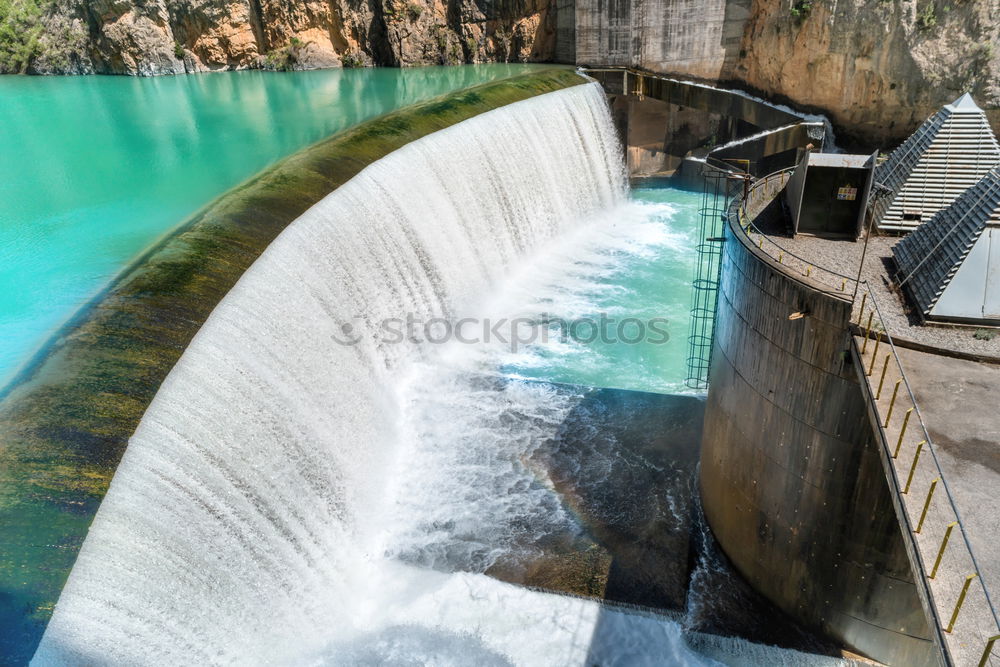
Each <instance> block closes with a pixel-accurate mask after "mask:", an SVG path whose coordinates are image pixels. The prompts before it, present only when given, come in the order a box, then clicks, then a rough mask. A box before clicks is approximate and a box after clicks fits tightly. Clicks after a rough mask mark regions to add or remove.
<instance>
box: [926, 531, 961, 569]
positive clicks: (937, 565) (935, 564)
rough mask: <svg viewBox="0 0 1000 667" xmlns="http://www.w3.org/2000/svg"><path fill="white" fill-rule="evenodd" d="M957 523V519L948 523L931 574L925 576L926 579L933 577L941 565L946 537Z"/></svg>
mask: <svg viewBox="0 0 1000 667" xmlns="http://www.w3.org/2000/svg"><path fill="white" fill-rule="evenodd" d="M957 525H958V522H957V521H952V522H951V523H949V524H948V528H947V529H946V530H945V531H944V539H942V540H941V548H940V549H938V555H937V558H935V559H934V568H933V569H932V570H931V575H930V576H929V577H927V578H928V579H933V578H934V577H936V576H937V571H938V568H939V567H940V566H941V559H942V558H943V557H944V549H945V547H947V546H948V538H950V537H951V531H952V529H953V528H954V527H955V526H957Z"/></svg>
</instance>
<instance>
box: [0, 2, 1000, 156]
mask: <svg viewBox="0 0 1000 667" xmlns="http://www.w3.org/2000/svg"><path fill="white" fill-rule="evenodd" d="M31 2H41V3H50V4H46V5H44V6H43V7H41V8H40V9H39V8H36V9H35V11H33V12H27V11H25V12H22V14H23V15H22V16H21V17H20V18H19V19H18V20H19V21H21V23H22V24H24V25H30V24H31V23H32V22H36V23H39V22H40V25H39V26H38V33H37V38H36V33H35V32H34V31H32V30H26V29H23V28H19V29H18V30H17V31H15V33H16V34H21V35H24V36H25V37H24V40H23V41H24V43H23V44H20V45H15V46H17V48H14V49H7V52H8V53H25V52H30V53H32V55H31V56H30V57H29V58H24V57H17V58H15V57H5V56H4V54H5V49H4V44H2V43H0V72H3V71H14V72H19V71H23V70H25V69H27V71H30V72H37V73H59V72H70V73H81V74H83V73H92V72H105V73H120V74H139V75H148V74H167V73H180V72H201V71H208V70H219V69H249V68H255V67H270V68H274V69H310V68H315V67H339V66H360V65H390V66H407V65H427V64H457V63H471V62H497V61H500V62H523V61H551V60H558V61H560V62H569V63H577V64H589V65H621V66H631V67H641V68H645V69H649V70H651V71H654V72H659V73H665V74H675V75H681V76H685V77H693V78H696V79H700V80H705V81H711V82H723V83H725V84H729V85H733V86H735V87H740V88H744V89H749V90H752V91H757V92H759V93H760V94H762V95H764V96H766V97H769V98H771V99H775V100H779V101H787V102H789V103H791V104H794V105H796V106H798V107H800V108H804V109H814V110H817V111H820V112H822V113H825V114H826V115H827V116H829V117H830V119H831V120H832V121H833V122H834V124H835V126H836V127H837V130H838V134H839V135H841V137H847V138H850V139H854V140H855V142H854V143H862V144H866V145H869V146H886V145H888V144H890V143H892V142H893V141H895V140H898V139H901V138H903V137H905V136H906V135H907V134H908V133H909V132H910V131H912V130H913V128H914V127H916V125H917V124H919V122H920V121H921V120H923V119H924V118H926V117H927V116H929V115H930V114H931V113H933V112H934V111H935V110H937V109H938V108H940V107H941V106H942V105H944V104H947V103H949V102H951V101H952V100H954V99H955V98H957V97H958V96H959V95H961V94H962V93H964V92H967V91H971V92H972V93H973V95H974V96H975V98H976V100H977V101H978V102H979V103H980V105H982V106H983V107H984V108H985V109H986V110H987V115H988V116H989V118H990V120H991V122H992V123H993V126H994V128H995V129H996V130H998V131H1000V0H627V1H623V2H607V1H606V0H22V2H21V3H20V4H19V5H18V6H19V7H26V6H27V5H29V4H30V3H31ZM3 20H4V16H3V15H2V3H0V23H2V22H3ZM2 35H3V31H0V38H2ZM0 41H2V40H0ZM557 42H558V43H557Z"/></svg>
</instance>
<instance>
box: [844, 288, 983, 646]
mask: <svg viewBox="0 0 1000 667" xmlns="http://www.w3.org/2000/svg"><path fill="white" fill-rule="evenodd" d="M861 284H862V285H863V286H864V288H865V291H864V297H863V299H862V304H861V310H860V311H859V315H858V322H857V324H858V326H859V328H861V329H863V335H864V337H865V338H866V340H867V339H868V338H870V336H871V333H872V331H873V327H872V325H871V322H872V318H871V317H869V318H868V320H869V323H868V324H866V323H865V311H866V308H865V304H866V302H868V301H870V303H871V306H872V311H871V312H872V313H874V314H875V315H877V316H878V320H879V328H880V331H879V332H878V337H879V339H882V336H883V334H884V341H885V342H886V343H888V345H889V349H890V351H891V355H892V357H893V360H894V361H895V364H896V367H897V368H898V370H899V375H900V380H901V381H902V384H903V386H904V387H905V389H906V395H907V396H908V397H909V401H910V404H911V405H912V406H913V407H912V411H913V414H916V416H917V421H918V422H919V424H920V429H921V432H922V434H923V436H922V438H923V440H922V443H921V444H925V445H926V448H927V451H929V452H930V454H931V460H932V461H933V464H934V472H935V473H936V476H937V480H939V481H940V484H941V486H942V488H943V489H944V492H945V497H946V498H947V501H948V506H949V508H950V509H951V512H952V514H953V515H954V516H955V519H956V522H957V525H958V529H959V534H960V535H961V536H962V542H963V544H964V545H965V549H966V552H967V553H968V555H969V559H970V561H971V563H972V567H973V569H974V570H975V572H974V573H973V574H974V575H976V576H975V578H976V579H978V583H979V588H980V589H981V590H982V593H983V596H984V598H985V601H986V605H987V607H988V608H989V610H990V614H991V616H992V619H993V624H994V627H995V629H996V633H995V634H1000V615H998V613H997V609H996V607H995V606H994V604H993V599H992V597H991V596H990V593H989V588H988V587H987V584H986V582H985V581H984V580H983V577H982V576H981V575H980V573H981V572H982V570H981V569H980V567H979V561H978V559H977V558H976V555H975V551H974V550H973V548H972V543H971V541H970V540H969V535H968V532H967V530H966V526H965V522H964V521H963V519H962V515H961V512H959V509H958V506H957V504H956V503H955V498H954V495H953V493H952V490H951V487H950V486H949V484H948V480H947V477H946V476H945V474H944V470H943V469H942V468H941V463H940V461H939V459H938V455H937V451H936V449H937V448H936V447H935V445H934V443H933V440H932V438H931V435H930V432H929V431H928V430H927V424H926V422H925V421H924V416H923V412H922V411H921V410H920V406H919V405H918V403H917V399H916V396H915V395H914V393H913V388H912V385H911V384H910V380H909V378H908V377H907V375H906V371H905V370H904V368H903V363H902V360H901V359H900V358H899V353H898V350H897V348H896V344H895V342H894V341H893V338H892V333H891V332H890V331H889V329H888V327H886V326H885V318H884V317H883V316H882V309H881V307H880V306H879V303H878V299H877V298H876V296H875V293H874V291H873V290H872V288H871V285H870V284H869V283H868V281H867V280H865V281H862V283H861ZM865 346H866V347H867V342H866V344H865ZM858 352H859V358H861V359H864V358H865V356H866V355H865V350H864V348H862V349H861V350H859V351H858ZM876 354H877V347H875V348H874V349H873V350H872V353H871V359H872V363H871V367H872V368H873V369H874V367H875V355H876ZM884 372H885V371H884V370H883V376H882V379H881V380H880V389H881V388H882V387H881V385H882V384H883V383H884V380H885V376H884ZM868 374H869V375H870V374H871V373H868ZM897 389H898V387H897ZM875 400H876V401H877V400H878V396H877V395H876V396H875ZM895 400H896V397H895V394H894V395H893V401H892V402H891V403H890V407H889V413H888V416H887V418H886V422H885V424H886V426H885V427H884V428H888V424H889V423H890V419H889V417H891V415H892V408H893V406H894V405H895ZM876 408H877V404H876ZM876 414H877V409H876ZM897 414H898V413H897ZM908 420H909V417H908V412H907V417H905V420H904V422H903V427H902V431H901V433H900V435H899V444H898V445H897V447H896V452H895V454H896V455H898V454H899V446H900V445H902V443H903V437H904V435H905V428H906V424H907V422H908ZM884 428H883V430H884ZM886 442H888V440H887V441H886ZM918 452H919V450H918ZM917 457H919V453H918V454H917ZM893 458H895V455H894V456H893ZM891 460H892V459H890V461H891ZM915 468H916V461H914V465H913V466H912V467H911V471H910V475H909V480H908V482H909V481H912V479H913V471H914V470H915ZM932 474H933V473H932ZM908 486H909V484H908V485H907V489H906V491H904V493H906V492H908V490H909V489H908ZM897 491H898V489H897ZM932 493H933V491H931V492H930V493H929V496H928V500H927V502H926V506H925V507H924V514H923V515H922V517H921V523H922V521H923V518H924V517H925V516H926V512H927V507H928V506H929V505H930V502H931V500H930V498H931V494H932ZM903 508H904V511H906V510H905V504H904V505H903ZM920 527H921V524H918V527H917V531H919V529H920ZM947 535H950V530H949V531H948V533H947ZM945 539H946V540H947V538H945ZM946 544H947V542H945V545H946ZM917 549H918V551H919V546H918V547H917ZM943 553H944V546H942V547H941V550H940V553H939V555H938V560H939V561H940V559H941V555H943ZM936 569H937V565H935V570H936ZM924 574H925V576H926V574H927V573H926V572H925V573H924ZM933 574H936V572H933V573H932V576H930V577H928V579H932V578H933ZM969 581H971V576H970V577H969V578H968V579H967V582H966V585H965V587H964V591H968V585H969V583H968V582H969ZM964 599H965V592H963V593H962V594H961V597H960V599H959V601H958V603H957V605H956V608H955V612H954V615H953V617H952V619H951V623H950V625H952V626H953V625H954V622H955V618H957V615H958V612H959V610H960V608H961V604H962V602H963V601H964ZM948 632H950V630H948ZM994 636H995V635H994ZM980 639H981V640H984V641H986V644H987V645H986V649H985V652H984V653H983V655H982V661H981V662H980V663H979V664H980V665H984V664H986V661H987V659H990V658H991V657H992V649H993V645H994V642H995V641H996V640H995V639H994V641H989V639H986V638H983V637H980Z"/></svg>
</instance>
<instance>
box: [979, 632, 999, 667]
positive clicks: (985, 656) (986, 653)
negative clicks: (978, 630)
mask: <svg viewBox="0 0 1000 667" xmlns="http://www.w3.org/2000/svg"><path fill="white" fill-rule="evenodd" d="M998 639H1000V635H993V636H992V637H990V638H989V640H988V641H987V642H986V650H985V651H983V657H982V658H980V659H979V667H986V663H987V662H988V661H989V659H990V653H993V645H994V644H996V643H997V640H998Z"/></svg>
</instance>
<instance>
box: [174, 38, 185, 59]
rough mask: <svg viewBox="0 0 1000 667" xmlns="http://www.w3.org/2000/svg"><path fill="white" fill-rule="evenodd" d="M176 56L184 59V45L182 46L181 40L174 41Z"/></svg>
mask: <svg viewBox="0 0 1000 667" xmlns="http://www.w3.org/2000/svg"><path fill="white" fill-rule="evenodd" d="M174 58H177V60H184V47H183V46H181V43H180V42H174Z"/></svg>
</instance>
